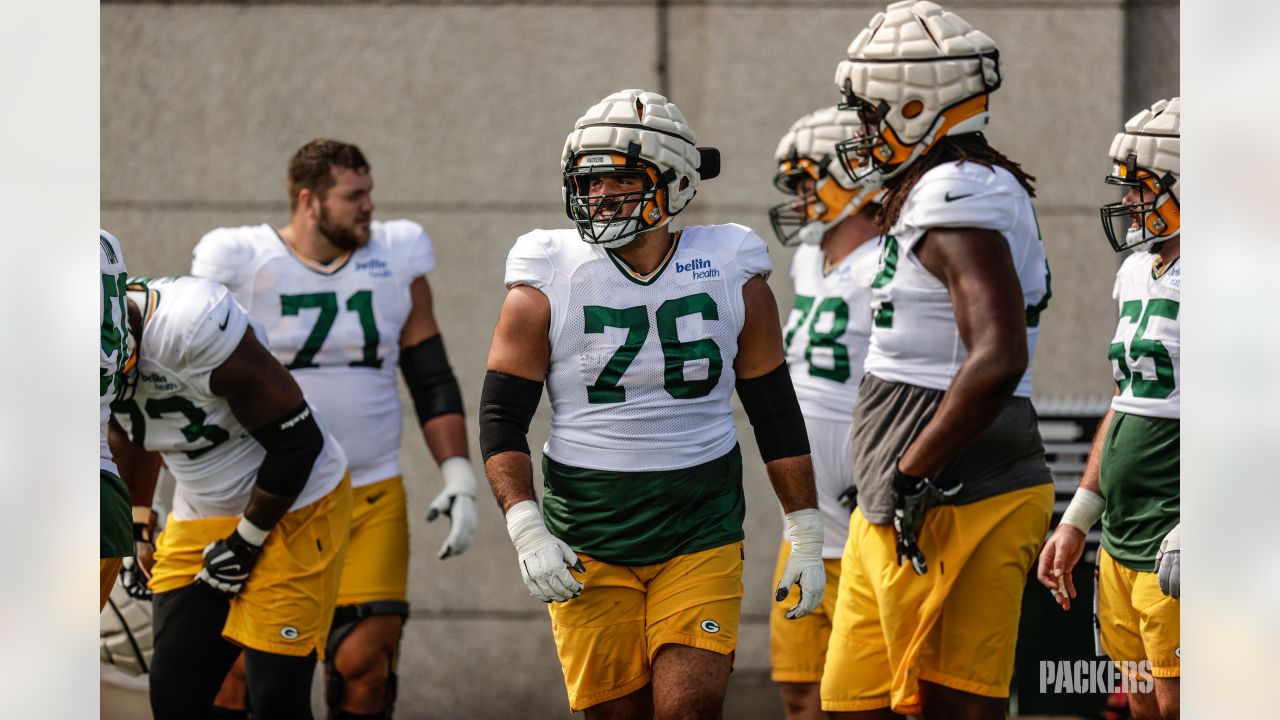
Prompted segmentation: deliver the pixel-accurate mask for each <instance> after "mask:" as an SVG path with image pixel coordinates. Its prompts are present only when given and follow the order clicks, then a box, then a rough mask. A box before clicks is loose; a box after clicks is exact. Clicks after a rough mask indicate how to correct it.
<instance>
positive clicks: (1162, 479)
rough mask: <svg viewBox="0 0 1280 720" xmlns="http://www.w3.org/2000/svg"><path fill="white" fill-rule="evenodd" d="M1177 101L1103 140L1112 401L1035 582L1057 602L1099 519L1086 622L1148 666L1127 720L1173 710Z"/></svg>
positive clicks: (1105, 644)
mask: <svg viewBox="0 0 1280 720" xmlns="http://www.w3.org/2000/svg"><path fill="white" fill-rule="evenodd" d="M1181 112H1182V100H1181V98H1173V99H1172V100H1167V101H1166V100H1160V101H1158V102H1157V103H1156V104H1154V105H1152V106H1151V108H1150V109H1147V110H1143V111H1142V112H1140V113H1138V114H1137V115H1135V116H1133V118H1131V119H1130V120H1129V122H1127V123H1125V126H1124V131H1123V132H1121V133H1119V134H1117V135H1116V137H1115V139H1114V140H1113V141H1112V143H1111V160H1112V162H1113V163H1114V167H1113V170H1112V172H1111V174H1110V175H1108V176H1107V182H1108V183H1109V184H1112V185H1119V186H1120V187H1122V188H1125V191H1126V192H1125V195H1124V197H1123V198H1122V199H1121V200H1120V202H1117V203H1112V204H1110V205H1106V206H1104V207H1103V208H1102V220H1103V229H1104V230H1105V231H1106V234H1107V239H1108V240H1110V241H1111V246H1112V247H1113V248H1115V249H1116V251H1117V252H1119V251H1122V250H1133V251H1134V252H1133V254H1132V255H1130V256H1129V257H1127V258H1125V260H1124V263H1123V264H1122V265H1121V266H1120V270H1119V272H1117V273H1116V283H1115V289H1114V290H1113V292H1112V295H1113V297H1114V298H1115V300H1116V303H1117V304H1118V305H1119V310H1120V321H1119V323H1117V325H1116V334H1115V338H1114V339H1113V340H1112V341H1111V345H1110V347H1109V349H1108V353H1107V354H1108V356H1109V357H1110V358H1111V362H1112V364H1113V367H1114V370H1115V379H1116V394H1115V397H1114V398H1112V400H1111V410H1110V411H1108V412H1107V415H1106V417H1104V418H1103V419H1102V422H1101V423H1100V424H1099V425H1098V432H1097V435H1096V436H1095V437H1094V441H1093V451H1092V452H1091V453H1090V454H1089V462H1088V464H1087V466H1086V467H1085V472H1084V475H1083V476H1082V477H1081V478H1080V488H1079V489H1078V490H1077V491H1076V496H1075V498H1073V499H1072V501H1071V504H1070V505H1069V506H1068V507H1067V510H1066V512H1064V513H1063V515H1062V523H1061V524H1060V525H1059V526H1058V528H1057V530H1055V531H1054V533H1053V535H1052V537H1050V538H1049V541H1048V542H1047V543H1046V544H1045V547H1044V551H1043V552H1042V553H1041V555H1040V567H1039V571H1038V578H1039V580H1040V582H1041V583H1043V584H1044V585H1045V586H1046V587H1048V588H1049V589H1050V590H1051V591H1053V593H1054V595H1055V597H1057V598H1058V600H1059V602H1060V603H1062V605H1063V606H1064V607H1070V601H1071V599H1072V598H1074V597H1075V586H1074V584H1073V583H1072V582H1071V570H1072V568H1073V567H1074V566H1075V564H1076V562H1077V561H1079V559H1080V555H1081V553H1082V552H1083V551H1084V542H1085V535H1086V534H1087V533H1088V532H1089V529H1090V528H1091V527H1092V526H1093V524H1094V523H1096V522H1097V521H1098V520H1099V519H1101V520H1102V549H1101V550H1100V551H1099V552H1098V590H1097V592H1098V595H1097V597H1098V620H1099V630H1100V636H1101V637H1100V640H1101V643H1102V648H1103V649H1104V650H1106V652H1107V655H1108V656H1110V657H1111V659H1112V660H1115V661H1128V662H1135V663H1136V662H1140V661H1143V660H1147V661H1150V663H1151V674H1152V675H1153V676H1154V677H1155V693H1154V697H1153V696H1152V694H1150V693H1145V694H1142V693H1130V704H1131V706H1132V707H1133V708H1134V717H1139V716H1142V717H1166V718H1168V717H1177V716H1178V713H1179V711H1180V705H1181V703H1180V702H1179V693H1180V685H1179V677H1180V676H1181V674H1182V665H1181V660H1180V653H1179V642H1180V640H1179V612H1180V609H1179V602H1180V601H1179V597H1180V596H1181V582H1180V575H1181V573H1180V570H1181V562H1180V557H1181V554H1182V553H1181V540H1180V538H1181V533H1180V531H1179V528H1180V527H1181V524H1180V519H1179V518H1180V500H1179V497H1180V492H1179V485H1180V480H1181V473H1180V470H1179V464H1178V463H1179V448H1180V420H1179V416H1180V409H1181V395H1182V388H1181V385H1180V383H1181V374H1180V372H1179V369H1180V367H1181V364H1182V363H1181V331H1180V327H1179V322H1178V315H1179V309H1180V307H1181V303H1182V269H1181V267H1180V266H1179V262H1178V261H1179V257H1180V256H1181V249H1182V222H1181V215H1180V211H1179V204H1178V192H1179V177H1180V174H1181V172H1180V171H1181V161H1180V154H1181V153H1180V150H1181V148H1180V143H1181V139H1180V132H1181V128H1180V124H1181Z"/></svg>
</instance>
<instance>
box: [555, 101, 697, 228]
mask: <svg viewBox="0 0 1280 720" xmlns="http://www.w3.org/2000/svg"><path fill="white" fill-rule="evenodd" d="M696 143H697V138H696V136H695V135H694V134H693V129H692V128H690V127H689V123H688V121H687V120H685V117H684V113H682V112H680V108H678V107H676V105H675V103H673V102H670V101H669V100H667V98H666V97H665V96H663V95H659V94H658V93H655V92H648V91H645V90H621V91H619V92H616V93H613V94H612V95H609V96H608V97H606V98H605V99H603V100H601V101H600V102H598V103H596V104H595V105H592V106H591V108H590V109H589V110H587V112H586V114H584V115H583V116H582V117H580V118H578V121H577V122H576V123H574V130H573V132H571V133H569V137H568V138H566V139H565V143H564V152H563V153H562V154H561V157H560V169H561V170H562V171H568V170H570V169H571V168H572V167H573V163H574V160H575V158H577V157H578V156H580V155H582V154H584V153H598V152H612V153H618V154H621V155H626V154H628V151H629V150H631V148H632V146H633V145H634V146H638V147H639V158H640V159H641V160H644V161H645V162H648V163H651V164H652V165H654V166H655V167H656V168H657V169H658V172H659V173H660V176H661V177H662V179H663V180H665V186H666V207H665V208H664V209H665V210H666V215H667V217H666V218H665V219H664V223H665V221H669V220H670V216H672V215H675V214H676V213H679V212H680V211H681V210H683V209H684V207H685V206H686V205H688V204H689V201H690V200H692V199H693V196H694V194H695V193H696V192H697V190H698V181H699V180H701V176H700V175H699V172H698V167H699V165H700V164H701V156H700V154H699V152H698V148H697V146H696ZM565 192H566V194H567V193H568V190H567V189H566V191H565ZM566 201H567V198H566Z"/></svg>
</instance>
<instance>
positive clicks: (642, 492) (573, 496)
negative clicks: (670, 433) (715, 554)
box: [542, 445, 746, 565]
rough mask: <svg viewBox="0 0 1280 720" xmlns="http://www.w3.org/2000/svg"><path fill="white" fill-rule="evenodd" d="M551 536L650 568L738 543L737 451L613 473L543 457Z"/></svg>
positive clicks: (741, 501)
mask: <svg viewBox="0 0 1280 720" xmlns="http://www.w3.org/2000/svg"><path fill="white" fill-rule="evenodd" d="M542 474H543V478H544V483H543V484H544V487H545V490H546V492H545V493H544V494H543V496H542V513H543V517H544V518H545V519H546V522H547V528H548V529H549V530H550V531H551V534H553V535H555V536H556V537H558V538H560V539H561V540H564V541H565V542H567V543H569V545H570V546H571V547H572V548H573V549H574V550H575V551H576V552H580V553H585V554H587V555H590V556H591V557H593V558H595V559H597V560H602V561H604V562H607V563H612V564H615V565H652V564H654V563H660V562H664V561H666V560H670V559H671V558H673V557H676V556H678V555H687V554H689V553H695V552H701V551H702V550H709V549H711V548H715V547H720V546H721V545H727V544H728V543H731V542H737V541H739V540H742V521H743V518H744V517H745V515H746V499H745V498H744V496H743V492H742V451H741V450H740V449H739V447H738V446H737V445H735V446H734V447H733V449H732V450H730V451H729V452H728V453H726V454H725V455H723V456H721V457H719V458H716V459H715V460H711V461H709V462H705V463H703V464H701V465H695V466H694V467H691V468H686V469H683V470H657V471H651V472H616V471H612V470H590V469H586V468H576V467H572V466H569V465H565V464H563V463H559V462H556V461H555V460H552V459H551V458H550V457H547V455H546V454H543V456H542Z"/></svg>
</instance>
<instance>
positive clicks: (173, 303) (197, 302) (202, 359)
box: [143, 278, 249, 391]
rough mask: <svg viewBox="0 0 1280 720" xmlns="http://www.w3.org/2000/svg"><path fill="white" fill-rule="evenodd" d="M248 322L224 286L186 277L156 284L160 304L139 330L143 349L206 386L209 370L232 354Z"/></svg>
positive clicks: (189, 379)
mask: <svg viewBox="0 0 1280 720" xmlns="http://www.w3.org/2000/svg"><path fill="white" fill-rule="evenodd" d="M166 302H167V303H168V304H169V306H168V307H165V303H166ZM248 327H249V315H248V314H247V313H246V312H245V311H244V309H243V308H241V307H240V304H239V303H237V302H236V299H235V296H234V295H232V294H231V293H230V292H229V291H228V290H227V289H226V288H225V287H223V286H222V285H219V284H217V283H214V282H211V281H208V280H199V279H195V278H191V279H188V280H187V281H186V282H185V283H183V286H181V287H174V286H170V288H161V290H160V307H159V308H158V310H157V312H156V315H155V318H154V320H153V321H152V322H150V323H148V324H147V327H146V329H145V330H144V332H143V342H144V343H146V349H145V351H144V353H145V354H147V356H148V357H150V358H151V359H152V361H154V362H156V363H158V364H160V365H163V366H164V367H166V368H169V369H171V370H174V371H175V372H180V373H181V374H182V376H183V377H184V378H185V379H186V380H187V381H188V382H190V383H191V384H193V385H196V386H197V387H199V388H200V389H202V390H206V391H207V390H209V374H210V373H212V372H213V371H214V370H215V369H217V368H218V367H221V365H222V364H223V363H224V362H226V361H227V358H229V357H231V353H232V352H233V351H234V350H235V349H236V346H238V345H239V344H240V340H241V339H243V338H244V334H245V330H247V329H248Z"/></svg>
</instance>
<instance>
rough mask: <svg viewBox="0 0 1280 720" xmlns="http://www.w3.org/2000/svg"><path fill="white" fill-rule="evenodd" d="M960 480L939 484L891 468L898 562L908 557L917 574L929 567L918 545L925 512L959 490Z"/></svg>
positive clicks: (921, 573) (948, 498) (922, 573)
mask: <svg viewBox="0 0 1280 720" xmlns="http://www.w3.org/2000/svg"><path fill="white" fill-rule="evenodd" d="M962 485H963V483H956V484H955V485H954V486H952V487H949V488H945V489H944V488H939V487H938V486H937V485H934V484H933V483H931V482H929V481H928V480H927V479H925V478H918V477H915V476H913V475H907V474H906V473H904V472H902V471H901V470H899V469H897V468H896V467H895V468H894V471H893V529H894V531H895V532H896V534H897V536H898V548H897V550H898V564H899V565H901V564H902V559H903V558H907V559H908V560H910V561H911V568H912V569H913V570H915V571H916V574H917V575H924V574H925V573H926V572H928V571H929V566H928V564H927V563H926V562H925V557H924V551H923V550H921V549H920V545H919V536H920V528H921V526H922V525H924V516H925V514H926V513H928V512H929V509H930V508H932V507H933V506H935V505H940V504H942V503H945V502H947V501H949V500H950V499H951V498H953V497H955V496H956V494H957V493H959V492H960V488H961V486H962Z"/></svg>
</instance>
